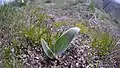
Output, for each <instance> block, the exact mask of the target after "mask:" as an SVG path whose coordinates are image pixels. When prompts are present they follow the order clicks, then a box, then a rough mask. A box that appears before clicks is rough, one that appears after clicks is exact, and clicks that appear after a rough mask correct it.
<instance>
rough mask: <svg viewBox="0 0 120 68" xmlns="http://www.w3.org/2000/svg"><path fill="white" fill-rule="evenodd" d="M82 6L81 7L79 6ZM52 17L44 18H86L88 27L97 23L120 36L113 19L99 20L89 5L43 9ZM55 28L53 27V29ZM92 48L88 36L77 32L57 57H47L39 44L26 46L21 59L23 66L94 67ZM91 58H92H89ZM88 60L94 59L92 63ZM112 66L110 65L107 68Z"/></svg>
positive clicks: (72, 19)
mask: <svg viewBox="0 0 120 68" xmlns="http://www.w3.org/2000/svg"><path fill="white" fill-rule="evenodd" d="M79 6H82V7H79ZM44 12H47V13H48V15H50V16H51V17H52V18H50V19H48V20H46V23H48V24H51V23H53V22H55V21H67V22H69V23H74V22H76V21H81V20H83V19H84V20H87V21H89V22H88V24H89V26H90V27H93V26H94V25H97V26H98V27H99V28H100V29H101V30H103V31H104V30H106V29H107V30H108V31H110V33H111V34H113V35H115V36H117V37H120V30H119V28H118V26H117V25H116V24H114V23H115V22H114V21H113V20H110V18H108V17H107V16H106V20H105V21H103V20H100V19H98V18H92V17H94V16H93V15H92V14H91V13H90V10H89V7H88V6H87V5H85V4H83V3H80V4H71V6H70V5H65V6H62V7H61V8H59V9H58V8H55V9H45V10H44ZM70 27H73V25H71V24H70V25H67V26H63V27H61V28H59V29H65V30H66V29H68V28H70ZM54 30H55V29H54ZM91 56H92V48H91V47H90V37H89V36H88V35H86V34H79V35H78V36H77V37H76V40H74V41H73V42H72V43H71V44H70V45H69V48H68V49H67V50H66V51H65V52H64V53H63V54H61V55H60V56H58V59H49V58H48V57H47V56H46V55H45V53H44V52H43V49H42V47H41V45H38V46H37V47H31V46H28V47H27V48H26V49H24V50H23V54H22V56H21V57H22V59H24V60H23V61H24V62H23V63H24V68H91V67H94V66H93V65H95V63H96V61H97V59H98V58H96V56H92V57H91ZM90 58H92V59H90ZM90 60H95V61H94V62H93V63H91V62H90ZM112 67H114V65H113V66H111V67H109V68H112Z"/></svg>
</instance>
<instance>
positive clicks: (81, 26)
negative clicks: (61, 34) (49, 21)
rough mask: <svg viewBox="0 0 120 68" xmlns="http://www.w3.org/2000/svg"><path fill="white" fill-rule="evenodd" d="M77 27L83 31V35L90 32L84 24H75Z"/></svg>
mask: <svg viewBox="0 0 120 68" xmlns="http://www.w3.org/2000/svg"><path fill="white" fill-rule="evenodd" d="M75 26H76V27H79V28H80V29H81V33H85V34H87V33H88V32H89V28H88V27H87V26H86V25H85V24H83V23H75Z"/></svg>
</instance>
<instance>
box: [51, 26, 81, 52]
mask: <svg viewBox="0 0 120 68" xmlns="http://www.w3.org/2000/svg"><path fill="white" fill-rule="evenodd" d="M79 31H80V29H79V28H78V27H73V28H70V29H68V30H67V31H66V32H64V33H63V34H62V35H61V36H60V37H59V38H58V40H57V41H56V43H55V45H54V48H53V50H54V53H55V54H61V53H63V52H64V51H65V50H66V49H67V48H68V46H69V44H70V42H71V41H72V40H73V38H74V37H75V36H76V35H77V34H78V33H79Z"/></svg>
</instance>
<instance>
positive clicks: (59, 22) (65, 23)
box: [52, 21, 67, 28]
mask: <svg viewBox="0 0 120 68" xmlns="http://www.w3.org/2000/svg"><path fill="white" fill-rule="evenodd" d="M52 25H53V26H54V27H56V28H59V27H61V26H63V25H67V22H66V21H57V22H54V23H53V24H52Z"/></svg>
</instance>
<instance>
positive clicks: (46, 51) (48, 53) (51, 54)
mask: <svg viewBox="0 0 120 68" xmlns="http://www.w3.org/2000/svg"><path fill="white" fill-rule="evenodd" d="M41 44H42V47H43V50H44V52H45V54H46V55H47V56H48V57H49V58H51V59H52V58H53V52H52V50H51V49H50V48H49V47H48V45H47V42H46V41H45V40H44V39H41Z"/></svg>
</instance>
